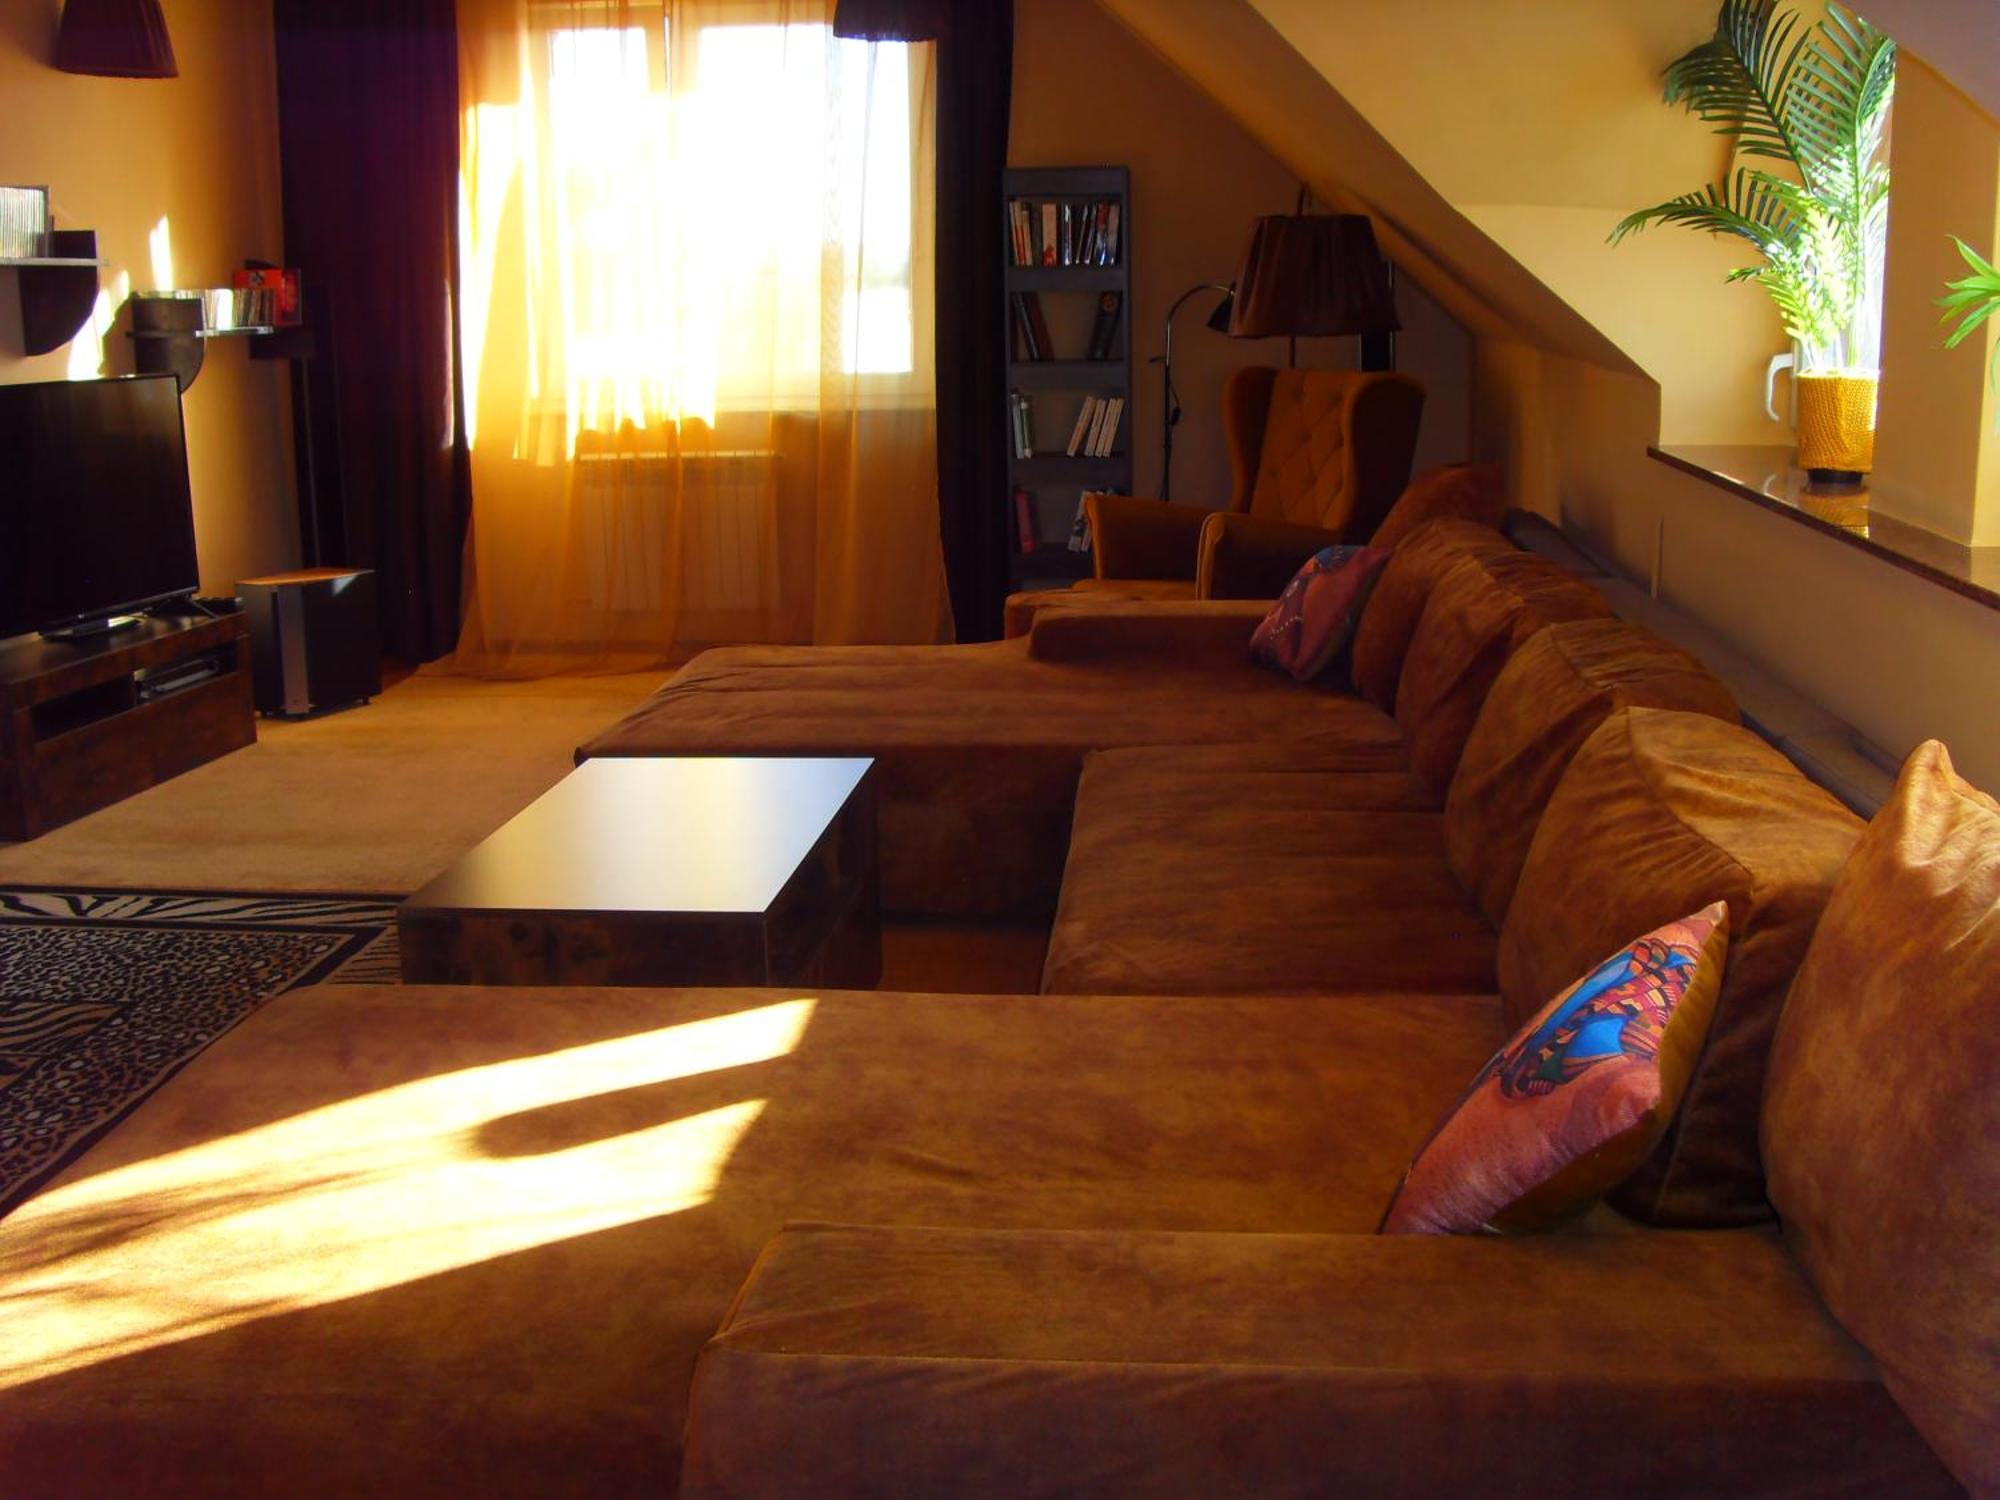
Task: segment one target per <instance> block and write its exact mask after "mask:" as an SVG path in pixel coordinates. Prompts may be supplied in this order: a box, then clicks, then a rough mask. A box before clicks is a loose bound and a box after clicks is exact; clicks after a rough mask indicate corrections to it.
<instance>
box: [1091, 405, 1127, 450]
mask: <svg viewBox="0 0 2000 1500" xmlns="http://www.w3.org/2000/svg"><path fill="white" fill-rule="evenodd" d="M1124 415H1125V398H1124V397H1123V396H1113V397H1112V398H1111V399H1110V400H1108V401H1106V402H1105V403H1104V414H1103V419H1102V421H1101V422H1100V423H1099V430H1098V435H1097V446H1096V447H1094V448H1092V449H1091V450H1090V451H1091V452H1092V453H1093V454H1095V455H1096V456H1097V457H1099V458H1109V457H1111V445H1112V444H1113V443H1114V442H1116V441H1117V439H1118V420H1119V418H1121V417H1122V416H1124Z"/></svg>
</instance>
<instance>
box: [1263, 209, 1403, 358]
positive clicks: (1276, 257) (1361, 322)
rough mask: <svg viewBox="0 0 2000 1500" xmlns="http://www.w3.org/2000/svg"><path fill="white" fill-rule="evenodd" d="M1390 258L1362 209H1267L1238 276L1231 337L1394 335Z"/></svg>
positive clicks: (1393, 299)
mask: <svg viewBox="0 0 2000 1500" xmlns="http://www.w3.org/2000/svg"><path fill="white" fill-rule="evenodd" d="M1400 327H1402V324H1401V323H1400V322H1398V321H1397V318H1396V297H1395V292H1394V290H1393V288H1392V287H1391V286H1390V282H1389V263H1388V262H1387V261H1385V260H1384V259H1383V258H1382V252H1381V251H1380V250H1378V249H1376V247H1375V228H1374V226H1373V225H1372V224H1370V223H1369V221H1368V216H1367V215H1366V214H1272V215H1270V216H1269V217H1266V218H1262V219H1259V220H1258V221H1257V226H1256V228H1255V229H1253V230H1252V231H1251V233H1250V248H1249V250H1248V251H1247V252H1245V254H1244V256H1243V270H1242V272H1241V273H1240V274H1239V275H1238V276H1237V278H1236V297H1235V301H1234V302H1233V303H1232V304H1231V306H1230V312H1229V334H1230V337H1232V338H1239V339H1255V338H1273V337H1291V338H1303V337H1309V336H1312V335H1316V334H1330V333H1393V332H1395V331H1396V330H1397V329H1398V328H1400Z"/></svg>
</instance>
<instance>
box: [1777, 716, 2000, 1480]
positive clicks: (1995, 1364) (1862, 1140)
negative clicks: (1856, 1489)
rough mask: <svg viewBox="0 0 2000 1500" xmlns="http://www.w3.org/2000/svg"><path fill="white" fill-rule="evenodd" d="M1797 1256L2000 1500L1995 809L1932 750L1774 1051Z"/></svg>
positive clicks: (1892, 815) (1815, 950)
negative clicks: (1997, 1378) (1999, 1495)
mask: <svg viewBox="0 0 2000 1500" xmlns="http://www.w3.org/2000/svg"><path fill="white" fill-rule="evenodd" d="M1763 1141H1764V1166H1765V1170H1766V1171H1767V1172H1768V1173H1769V1174H1770V1182H1771V1201H1772V1202H1773V1203H1774V1204H1775V1205H1776V1206H1777V1210H1778V1216H1779V1217H1780V1218H1781V1219H1782V1220H1783V1221H1784V1226H1785V1241H1786V1243H1787V1244H1788V1245H1789V1246H1790V1247H1791V1251H1792V1254H1793V1255H1794V1256H1796V1257H1797V1258H1798V1262H1799V1264H1800V1265H1801V1266H1802V1267H1804V1269H1805V1273H1806V1276H1807V1278H1808V1279H1809V1280H1810V1281H1811V1282H1812V1284H1813V1289H1814V1290H1815V1291H1817V1292H1818V1293H1819V1294H1820V1297H1821V1298H1822V1299H1823V1300H1824V1301H1825V1302H1826V1305H1827V1306H1828V1307H1830V1308H1831V1309H1832V1310H1833V1315H1834V1316H1835V1317H1837V1318H1838V1319H1840V1321H1841V1324H1842V1326H1843V1327H1845V1328H1846V1329H1847V1331H1848V1332H1849V1333H1851V1334H1853V1335H1854V1337H1855V1338H1857V1339H1859V1340H1860V1341H1861V1342H1862V1343H1863V1344H1865V1345H1866V1346H1867V1348H1868V1352H1869V1353H1870V1354H1872V1355H1874V1356H1875V1359H1876V1361H1877V1362H1878V1363H1879V1364H1880V1365H1881V1368H1882V1378H1883V1380H1884V1382H1885V1383H1886V1384H1887V1385H1888V1387H1889V1390H1890V1393H1891V1394H1893V1395H1894V1396H1895V1398H1896V1400H1897V1402H1898V1403H1899V1404H1900V1405H1901V1406H1902V1408H1903V1410H1904V1411H1905V1412H1906V1413H1908V1415H1909V1418H1910V1420H1911V1421H1912V1422H1913V1423H1915V1424H1916V1427H1917V1430H1918V1431H1919V1432H1921V1433H1923V1435H1924V1436H1925V1437H1926V1438H1928V1439H1929V1440H1930V1443H1931V1446H1932V1447H1934V1448H1936V1449H1937V1451H1938V1453H1939V1455H1940V1456H1941V1457H1942V1458H1943V1459H1944V1461H1945V1463H1946V1464H1947V1465H1949V1466H1950V1468H1951V1470H1952V1472H1953V1473H1954V1474H1956V1475H1957V1476H1958V1478H1959V1479H1960V1480H1961V1481H1962V1482H1963V1483H1964V1484H1965V1486H1966V1487H1967V1488H1968V1489H1970V1490H1971V1491H1972V1492H1973V1493H1974V1494H1975V1495H1992V1494H2000V1380H1996V1374H2000V803H1996V802H1995V801H1994V800H1993V799H1992V798H1991V797H1989V796H1986V795H1985V794H1984V793H1982V792H1979V791H1976V790H1974V789H1973V788H1972V787H1970V786H1968V785H1967V784H1966V783H1965V782H1963V781H1961V780H1960V779H1959V778H1958V777H1957V776H1956V775H1954V774H1953V772H1952V768H1951V758H1950V757H1949V756H1948V755H1946V753H1945V749H1944V746H1942V745H1940V744H1938V743H1937V742H1936V741H1932V742H1931V743H1929V744H1927V745H1923V746H1921V747H1919V748H1918V750H1917V751H1916V753H1915V754H1913V755H1911V757H1910V759H1909V761H1908V763H1907V764H1906V765H1905V766H1904V767H1903V774H1902V777H1901V778H1900V779H1899V780H1898V781H1897V783H1896V790H1895V793H1894V795H1893V796H1891V797H1890V799H1889V801H1888V803H1887V805H1885V806H1884V807H1883V809H1882V810H1881V812H1879V813H1877V814H1876V816H1875V820H1874V821H1873V822H1872V823H1870V824H1869V825H1868V832H1867V833H1866V834H1865V835H1864V836H1863V837H1862V840H1861V844H1860V847H1859V848H1857V849H1856V850H1855V851H1854V857H1853V858H1852V859H1850V860H1849V861H1848V862H1847V868H1846V869H1845V870H1844V871H1843V872H1842V873H1841V877H1840V884H1839V885H1838V886H1837V887H1836V888H1835V890H1834V893H1833V899H1832V900H1831V901H1829V902H1828V903H1827V908H1826V915H1825V916H1823V917H1822V918H1821V919H1820V924H1819V931H1818V932H1817V933H1815V934H1814V936H1813V941H1812V947H1811V949H1810V950H1809V951H1808V952H1807V954H1806V959H1805V963H1804V965H1803V966H1802V967H1801V968H1800V970H1799V975H1798V979H1797V981H1796V982H1795V983H1794V984H1793V985H1792V992H1791V998H1790V999H1789V1000H1788V1001H1787V1002H1786V1005H1785V1014H1784V1020H1783V1021H1782V1022H1781V1023H1780V1025H1779V1027H1778V1036H1777V1040H1776V1041H1775V1042H1774V1043H1773V1044H1772V1048H1771V1063H1770V1087H1769V1090H1768V1092H1767V1093H1766V1095H1765V1098H1764V1124H1763Z"/></svg>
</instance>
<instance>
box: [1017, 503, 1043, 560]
mask: <svg viewBox="0 0 2000 1500" xmlns="http://www.w3.org/2000/svg"><path fill="white" fill-rule="evenodd" d="M1014 540H1015V542H1016V543H1017V544H1018V545H1019V547H1020V550H1021V551H1023V552H1033V551H1034V550H1035V545H1036V543H1037V541H1038V540H1039V538H1038V537H1037V536H1036V535H1035V500H1034V496H1032V495H1030V494H1029V493H1028V492H1027V491H1026V490H1024V489H1018V488H1017V489H1016V490H1015V491H1014Z"/></svg>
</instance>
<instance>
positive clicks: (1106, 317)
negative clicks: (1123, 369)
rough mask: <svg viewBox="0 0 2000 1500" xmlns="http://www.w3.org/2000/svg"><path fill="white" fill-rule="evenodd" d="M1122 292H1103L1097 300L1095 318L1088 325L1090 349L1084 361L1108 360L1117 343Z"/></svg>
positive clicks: (1122, 301)
mask: <svg viewBox="0 0 2000 1500" xmlns="http://www.w3.org/2000/svg"><path fill="white" fill-rule="evenodd" d="M1124 305H1125V297H1124V294H1123V293H1122V292H1104V293H1102V294H1101V295H1099V297H1098V299H1097V318H1096V321H1095V322H1093V323H1092V324H1091V325H1090V347H1089V349H1088V351H1087V352H1086V353H1085V356H1084V357H1085V358H1086V359H1109V358H1111V355H1112V349H1113V346H1114V345H1115V344H1116V343H1117V342H1118V314H1119V313H1120V312H1121V311H1122V310H1123V309H1124Z"/></svg>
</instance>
